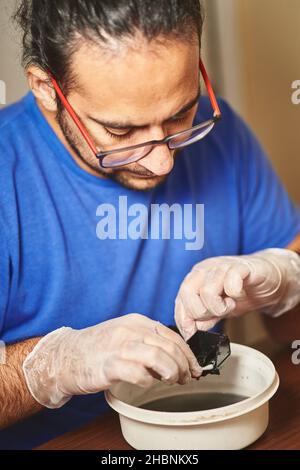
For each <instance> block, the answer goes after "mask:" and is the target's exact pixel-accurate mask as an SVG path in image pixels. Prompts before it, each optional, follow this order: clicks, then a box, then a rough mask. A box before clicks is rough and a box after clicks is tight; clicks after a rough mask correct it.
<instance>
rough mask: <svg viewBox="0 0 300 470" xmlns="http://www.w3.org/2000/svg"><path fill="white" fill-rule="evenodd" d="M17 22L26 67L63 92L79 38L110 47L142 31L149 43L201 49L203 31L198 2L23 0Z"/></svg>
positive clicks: (184, 0) (68, 78)
mask: <svg viewBox="0 0 300 470" xmlns="http://www.w3.org/2000/svg"><path fill="white" fill-rule="evenodd" d="M14 19H15V20H16V21H17V23H18V24H19V26H20V27H21V29H22V32H23V56H22V57H23V60H22V62H23V66H24V67H25V68H26V67H28V66H29V65H33V64H34V65H37V66H38V67H40V68H41V69H43V70H45V71H50V72H51V73H52V74H53V75H54V76H55V77H56V79H57V80H58V81H59V82H60V84H61V86H62V87H63V88H64V89H65V91H66V89H67V88H69V86H70V83H71V73H70V63H71V59H72V53H73V52H74V50H75V49H76V45H77V44H78V38H81V39H82V38H87V39H90V40H93V41H98V42H99V43H100V44H101V43H102V44H104V45H106V44H108V42H109V40H110V39H112V38H113V39H117V40H120V41H122V40H124V39H126V38H134V37H135V35H136V33H137V31H139V32H141V33H142V35H143V36H144V37H145V38H146V39H148V40H149V41H151V40H152V39H155V38H158V37H166V38H169V37H170V38H181V39H183V40H186V41H191V42H192V41H195V37H196V40H197V39H198V40H199V43H200V44H201V34H202V26H203V15H202V7H201V4H200V0H21V1H20V2H19V5H18V8H17V11H16V13H15V15H14Z"/></svg>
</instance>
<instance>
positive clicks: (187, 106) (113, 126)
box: [87, 88, 200, 130]
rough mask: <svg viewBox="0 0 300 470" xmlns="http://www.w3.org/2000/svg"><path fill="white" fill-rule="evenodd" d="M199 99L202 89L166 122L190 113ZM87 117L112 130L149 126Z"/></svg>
mask: <svg viewBox="0 0 300 470" xmlns="http://www.w3.org/2000/svg"><path fill="white" fill-rule="evenodd" d="M199 98H200V88H199V90H198V93H197V96H196V97H195V98H193V99H192V100H191V101H189V102H188V103H187V104H185V105H184V106H183V107H182V108H181V109H180V110H179V111H178V112H177V113H176V114H174V115H173V116H171V117H169V118H167V119H166V120H165V122H166V121H172V120H175V119H176V118H177V117H178V116H180V115H181V114H184V113H186V112H187V111H189V110H190V109H192V108H193V107H194V106H195V104H196V103H197V102H198V101H199ZM87 117H88V119H91V120H92V121H94V122H96V123H97V124H101V126H103V127H108V128H110V129H119V130H125V129H143V128H145V127H147V125H148V124H144V125H139V126H137V125H136V124H132V123H131V122H120V121H119V122H118V121H114V122H113V121H102V120H100V119H96V118H94V117H92V116H87Z"/></svg>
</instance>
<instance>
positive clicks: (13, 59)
mask: <svg viewBox="0 0 300 470" xmlns="http://www.w3.org/2000/svg"><path fill="white" fill-rule="evenodd" d="M15 5H16V2H15V0H0V80H2V81H4V82H5V84H6V102H7V103H11V102H13V101H15V100H17V99H18V98H20V97H21V96H23V95H24V93H25V92H26V90H27V84H26V80H25V76H24V72H23V69H22V67H21V65H20V62H21V58H20V55H21V48H20V35H19V34H18V33H17V32H16V28H15V25H14V24H13V23H12V21H11V20H10V16H11V15H12V12H13V11H14V8H15Z"/></svg>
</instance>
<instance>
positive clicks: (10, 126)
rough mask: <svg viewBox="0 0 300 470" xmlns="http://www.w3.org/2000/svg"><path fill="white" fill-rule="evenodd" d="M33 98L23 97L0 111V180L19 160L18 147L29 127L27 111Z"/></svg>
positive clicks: (21, 143) (30, 96)
mask: <svg viewBox="0 0 300 470" xmlns="http://www.w3.org/2000/svg"><path fill="white" fill-rule="evenodd" d="M32 100H33V96H32V95H31V93H28V94H27V95H25V96H24V97H23V98H22V99H21V100H20V101H18V102H16V103H13V104H11V105H9V106H6V107H5V108H2V109H0V178H1V175H2V179H3V174H5V175H7V172H9V171H11V170H12V168H13V166H14V165H15V164H16V163H17V159H18V158H20V147H22V145H23V143H24V136H26V135H28V132H27V128H28V126H29V125H30V114H28V109H29V106H30V103H31V101H32Z"/></svg>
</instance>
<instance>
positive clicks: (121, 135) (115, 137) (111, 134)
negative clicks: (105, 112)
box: [103, 127, 133, 140]
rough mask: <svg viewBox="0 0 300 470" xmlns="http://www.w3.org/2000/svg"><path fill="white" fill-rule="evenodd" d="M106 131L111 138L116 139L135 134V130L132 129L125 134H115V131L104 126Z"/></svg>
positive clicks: (127, 137) (126, 137)
mask: <svg viewBox="0 0 300 470" xmlns="http://www.w3.org/2000/svg"><path fill="white" fill-rule="evenodd" d="M103 129H104V131H105V133H106V134H107V135H109V137H110V138H111V139H115V140H125V139H129V138H130V137H131V136H132V134H133V130H130V131H128V132H126V133H125V134H114V133H113V132H110V131H109V130H108V129H107V128H106V127H103Z"/></svg>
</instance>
